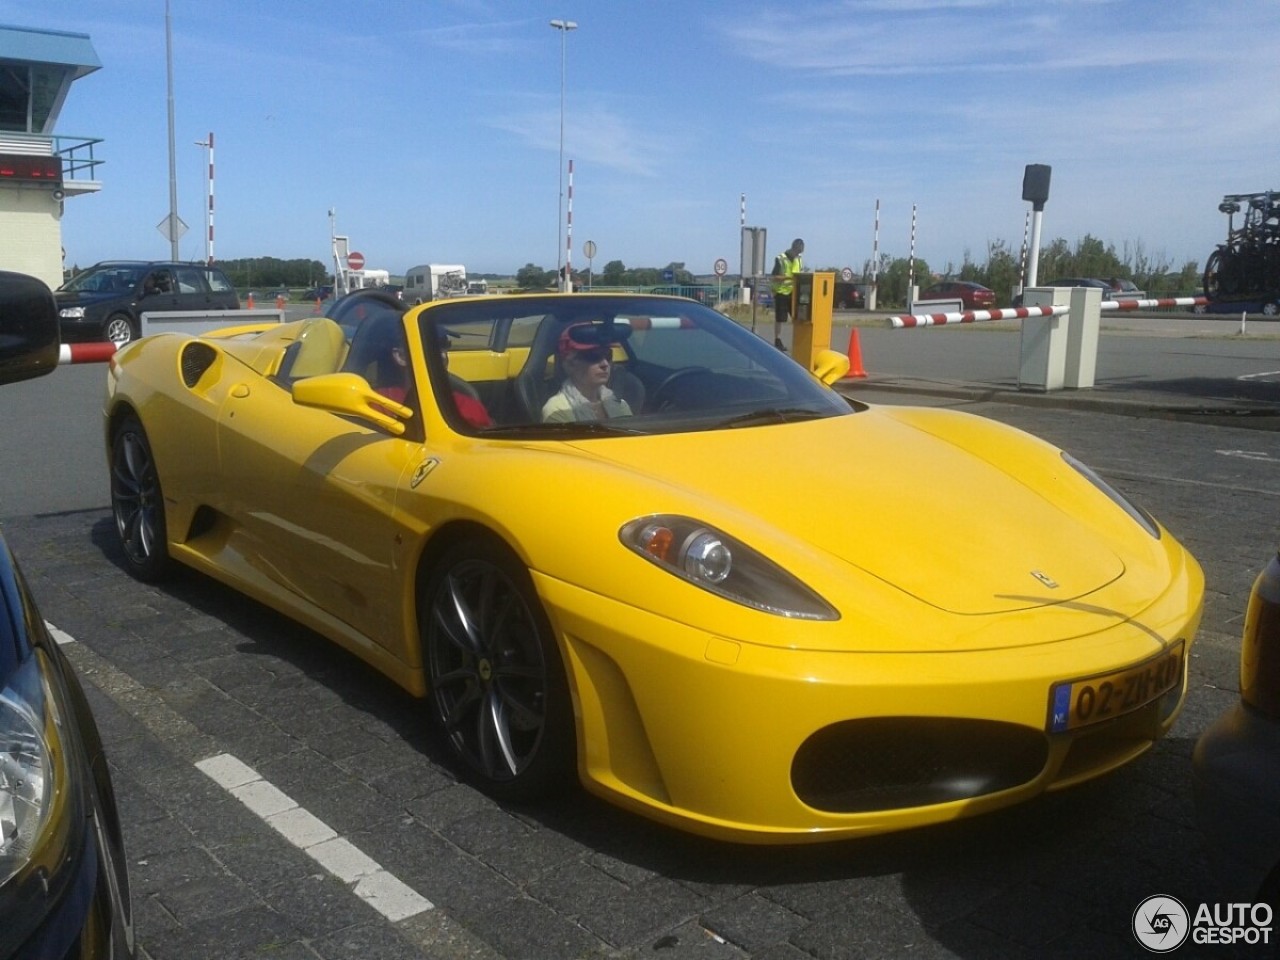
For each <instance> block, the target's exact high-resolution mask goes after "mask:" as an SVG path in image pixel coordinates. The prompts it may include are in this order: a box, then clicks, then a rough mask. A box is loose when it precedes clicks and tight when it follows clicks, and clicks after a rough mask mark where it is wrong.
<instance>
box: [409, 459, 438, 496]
mask: <svg viewBox="0 0 1280 960" xmlns="http://www.w3.org/2000/svg"><path fill="white" fill-rule="evenodd" d="M438 466H440V461H439V460H438V459H436V458H435V457H427V459H425V460H423V461H422V462H421V463H420V464H418V469H417V470H414V471H413V479H411V480H410V481H409V488H410V489H416V488H417V486H418V484H420V483H421V482H422V481H423V480H425V479H427V474H429V473H430V472H431V471H432V470H434V469H435V468H436V467H438Z"/></svg>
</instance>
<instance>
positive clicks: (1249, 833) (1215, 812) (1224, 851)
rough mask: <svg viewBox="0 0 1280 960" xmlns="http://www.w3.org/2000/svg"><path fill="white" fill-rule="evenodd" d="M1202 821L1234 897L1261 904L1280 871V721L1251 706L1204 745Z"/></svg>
mask: <svg viewBox="0 0 1280 960" xmlns="http://www.w3.org/2000/svg"><path fill="white" fill-rule="evenodd" d="M1191 785H1192V795H1193V796H1194V798H1195V806H1196V819H1197V821H1198V822H1199V824H1200V829H1201V832H1202V833H1203V834H1204V838H1205V844H1206V847H1207V850H1208V854H1209V858H1210V860H1211V862H1212V864H1213V866H1214V868H1215V872H1216V873H1217V874H1218V876H1219V877H1220V878H1221V882H1222V884H1223V886H1224V890H1223V896H1224V897H1225V898H1226V899H1230V900H1233V901H1235V900H1238V901H1242V902H1248V903H1253V902H1255V901H1257V900H1259V899H1260V897H1261V896H1262V895H1263V894H1264V893H1267V892H1270V893H1271V894H1275V893H1276V892H1277V891H1276V890H1270V891H1264V890H1263V887H1264V885H1265V884H1266V882H1267V880H1268V878H1270V877H1271V875H1272V873H1273V871H1275V870H1276V868H1277V867H1280V723H1277V722H1276V721H1275V720H1271V719H1268V718H1267V717H1265V716H1263V715H1262V714H1260V713H1258V712H1257V711H1255V710H1252V709H1250V708H1249V707H1247V706H1245V705H1244V704H1243V703H1240V704H1237V705H1236V706H1235V707H1234V708H1232V709H1231V710H1229V711H1228V712H1227V713H1225V714H1223V715H1222V716H1221V717H1219V718H1218V719H1217V720H1216V721H1215V722H1214V723H1213V724H1212V726H1210V727H1209V729H1208V730H1206V731H1205V732H1204V733H1203V734H1201V735H1200V739H1199V740H1198V741H1197V742H1196V748H1195V753H1194V754H1193V755H1192V760H1191Z"/></svg>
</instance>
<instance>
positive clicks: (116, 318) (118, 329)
mask: <svg viewBox="0 0 1280 960" xmlns="http://www.w3.org/2000/svg"><path fill="white" fill-rule="evenodd" d="M102 337H103V339H104V340H109V341H110V342H111V343H114V344H115V345H116V348H117V349H118V348H120V347H123V346H124V345H125V344H126V343H129V342H130V341H131V340H134V339H135V338H136V337H137V331H135V330H134V329H133V321H132V320H131V319H130V318H129V315H128V314H126V313H113V314H112V315H111V316H109V317H107V322H106V323H104V324H103V325H102Z"/></svg>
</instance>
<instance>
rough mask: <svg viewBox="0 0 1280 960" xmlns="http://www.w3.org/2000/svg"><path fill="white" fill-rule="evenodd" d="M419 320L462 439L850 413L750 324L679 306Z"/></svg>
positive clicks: (656, 300)
mask: <svg viewBox="0 0 1280 960" xmlns="http://www.w3.org/2000/svg"><path fill="white" fill-rule="evenodd" d="M418 324H419V328H420V332H421V335H422V342H423V344H424V350H425V352H426V357H427V364H428V371H429V373H430V378H431V381H432V384H433V386H434V387H435V391H434V392H435V397H436V401H437V403H438V404H439V405H440V408H441V410H442V411H443V412H444V414H445V416H446V418H447V419H448V420H449V421H450V423H451V424H452V425H453V426H454V427H455V428H456V429H458V430H459V431H461V432H464V433H473V434H483V435H488V436H504V437H519V438H537V437H566V436H618V435H635V434H659V433H673V432H685V431H690V430H715V429H729V428H736V427H747V426H757V425H763V424H771V423H782V422H793V421H797V420H807V419H814V418H820V417H830V416H840V415H847V414H849V413H851V412H852V408H851V407H850V405H849V403H848V402H847V401H846V400H844V399H843V398H842V397H841V396H840V395H839V394H837V393H835V392H834V391H832V390H830V389H828V388H827V387H825V386H823V385H822V384H821V383H820V382H818V380H816V379H815V378H814V377H813V376H812V375H811V374H809V373H808V372H807V371H806V370H804V369H803V368H801V367H800V366H798V365H797V364H796V363H794V362H793V361H792V360H791V359H790V358H789V357H787V356H786V355H785V354H783V353H781V352H780V351H778V350H777V349H776V348H774V347H773V346H771V345H769V344H768V343H766V342H765V341H764V340H763V339H761V338H760V337H758V336H756V335H755V334H754V333H752V332H751V331H750V330H749V329H747V328H746V327H744V326H742V325H740V324H738V323H736V322H735V321H733V320H731V319H729V318H728V317H726V316H724V315H723V314H720V313H718V312H716V311H715V310H712V309H710V308H707V307H704V306H701V305H700V304H697V303H693V302H690V301H687V300H679V299H668V298H663V297H643V296H613V295H593V294H577V295H572V296H545V297H539V296H531V297H491V298H485V299H483V300H470V301H467V300H461V301H446V302H437V303H433V304H431V305H429V306H427V307H424V308H423V309H422V312H421V313H420V315H419V316H418ZM429 347H430V348H429Z"/></svg>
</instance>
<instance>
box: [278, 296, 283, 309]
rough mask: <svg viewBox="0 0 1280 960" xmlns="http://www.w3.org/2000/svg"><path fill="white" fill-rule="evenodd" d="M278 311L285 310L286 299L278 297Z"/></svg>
mask: <svg viewBox="0 0 1280 960" xmlns="http://www.w3.org/2000/svg"><path fill="white" fill-rule="evenodd" d="M276 309H277V310H283V309H284V297H279V296H278V297H276Z"/></svg>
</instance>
